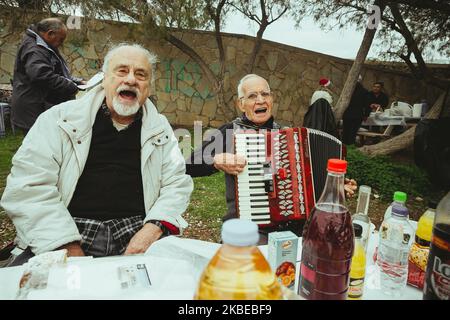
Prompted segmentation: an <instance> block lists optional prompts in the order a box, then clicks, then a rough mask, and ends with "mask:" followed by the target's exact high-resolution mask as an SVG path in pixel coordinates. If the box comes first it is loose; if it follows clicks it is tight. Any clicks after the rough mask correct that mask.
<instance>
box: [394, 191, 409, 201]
mask: <svg viewBox="0 0 450 320" xmlns="http://www.w3.org/2000/svg"><path fill="white" fill-rule="evenodd" d="M406 199H407V196H406V193H404V192H402V191H395V192H394V201H399V202H406Z"/></svg>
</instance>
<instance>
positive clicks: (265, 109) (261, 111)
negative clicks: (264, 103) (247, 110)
mask: <svg viewBox="0 0 450 320" xmlns="http://www.w3.org/2000/svg"><path fill="white" fill-rule="evenodd" d="M266 111H267V108H259V109H256V110H255V113H256V114H261V113H266Z"/></svg>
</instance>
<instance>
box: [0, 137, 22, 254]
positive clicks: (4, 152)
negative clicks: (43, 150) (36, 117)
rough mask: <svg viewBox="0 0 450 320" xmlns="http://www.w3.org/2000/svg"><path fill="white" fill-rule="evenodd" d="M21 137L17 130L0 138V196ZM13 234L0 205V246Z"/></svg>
mask: <svg viewBox="0 0 450 320" xmlns="http://www.w3.org/2000/svg"><path fill="white" fill-rule="evenodd" d="M22 139H23V134H22V133H21V132H18V130H17V131H16V135H15V136H13V135H12V133H11V132H10V131H8V132H7V135H6V137H4V138H0V197H1V195H2V194H3V190H4V189H5V184H6V177H7V176H8V174H9V170H10V169H11V159H12V157H13V156H14V153H16V151H17V149H18V148H19V146H20V144H21V143H22ZM14 236H15V231H14V227H13V226H12V223H11V220H10V219H9V218H8V216H7V215H6V214H5V211H4V210H3V208H2V207H0V248H2V247H3V246H4V245H6V244H7V243H8V242H10V241H11V240H13V239H14Z"/></svg>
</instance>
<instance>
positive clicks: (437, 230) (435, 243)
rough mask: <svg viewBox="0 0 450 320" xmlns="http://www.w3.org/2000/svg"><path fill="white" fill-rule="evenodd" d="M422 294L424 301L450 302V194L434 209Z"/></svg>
mask: <svg viewBox="0 0 450 320" xmlns="http://www.w3.org/2000/svg"><path fill="white" fill-rule="evenodd" d="M423 293H424V294H423V298H424V299H425V300H450V192H449V193H447V195H446V196H445V197H444V198H443V199H442V200H441V202H439V205H438V206H437V208H436V217H435V219H434V224H433V235H432V237H431V246H430V255H429V256H428V263H427V272H426V275H425V286H424V288H423Z"/></svg>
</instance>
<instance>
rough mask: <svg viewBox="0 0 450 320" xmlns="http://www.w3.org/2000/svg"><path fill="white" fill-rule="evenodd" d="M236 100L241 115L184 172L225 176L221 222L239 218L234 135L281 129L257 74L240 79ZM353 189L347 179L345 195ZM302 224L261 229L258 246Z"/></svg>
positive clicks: (241, 161)
mask: <svg viewBox="0 0 450 320" xmlns="http://www.w3.org/2000/svg"><path fill="white" fill-rule="evenodd" d="M238 97H239V101H238V106H239V109H240V110H241V111H242V115H241V116H240V117H238V118H236V119H235V120H233V121H231V122H230V123H227V124H225V125H223V126H222V127H220V128H219V129H218V130H216V131H215V133H214V134H212V135H211V136H210V137H209V138H206V139H205V140H204V141H203V143H202V145H201V146H200V147H198V148H197V149H196V150H194V152H192V153H191V155H190V157H189V158H188V159H186V173H187V174H188V175H190V176H191V177H203V176H209V175H212V174H214V173H216V172H218V171H223V172H224V173H225V185H226V202H227V213H226V215H225V216H224V217H223V221H226V220H228V219H232V218H237V217H238V213H237V212H236V186H235V176H236V175H238V174H239V173H241V172H242V171H244V168H245V166H246V159H245V158H244V157H243V156H241V155H238V154H234V153H233V151H232V144H233V132H234V131H236V130H241V129H244V130H258V131H259V130H272V129H281V126H280V125H279V124H278V123H276V122H275V120H274V117H273V116H272V106H273V96H272V93H271V91H270V87H269V84H268V82H267V81H266V80H265V79H264V78H262V77H260V76H258V75H256V74H248V75H246V76H245V77H243V78H242V79H241V81H240V82H239V85H238ZM356 188H357V186H356V181H354V180H353V179H352V180H349V179H346V185H345V190H346V194H347V196H352V195H353V194H354V192H355V190H356ZM302 225H303V221H299V222H297V221H296V222H293V221H291V222H287V223H285V224H280V225H278V226H275V227H264V228H263V227H261V228H260V229H259V232H260V241H259V244H266V243H267V240H268V233H269V232H274V231H286V230H290V231H292V232H294V233H296V234H297V235H300V233H301V229H302Z"/></svg>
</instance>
